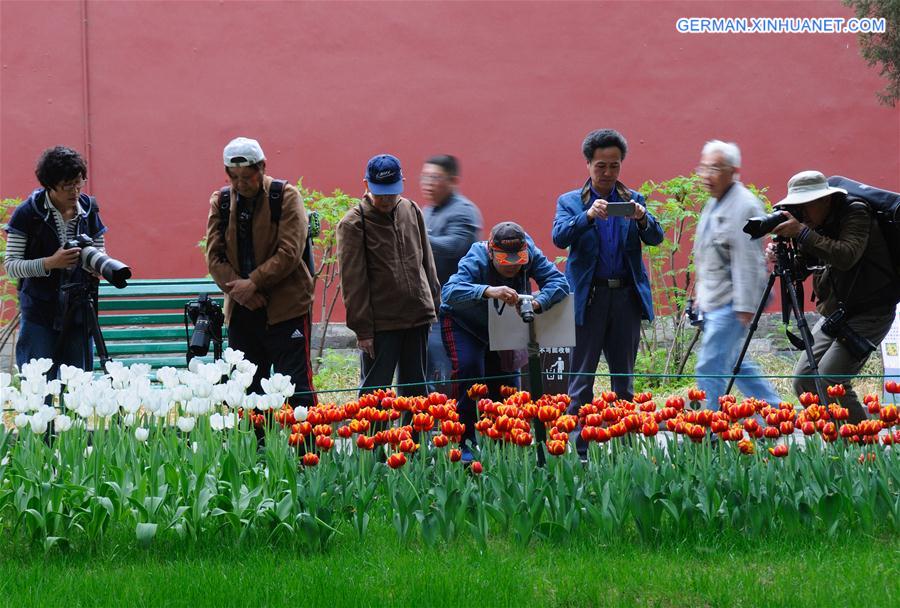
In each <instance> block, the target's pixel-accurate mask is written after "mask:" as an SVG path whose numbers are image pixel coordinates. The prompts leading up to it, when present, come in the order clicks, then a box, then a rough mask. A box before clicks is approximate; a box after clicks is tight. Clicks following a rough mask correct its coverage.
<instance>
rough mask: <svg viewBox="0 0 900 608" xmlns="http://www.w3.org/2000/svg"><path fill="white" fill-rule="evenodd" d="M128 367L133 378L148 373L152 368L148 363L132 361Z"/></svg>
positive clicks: (141, 376)
mask: <svg viewBox="0 0 900 608" xmlns="http://www.w3.org/2000/svg"><path fill="white" fill-rule="evenodd" d="M130 369H131V377H132V379H133V380H134V379H137V378H143V377H144V376H147V375H149V374H150V370H151V369H152V368H151V366H150V364H149V363H133V364H132V365H131V368H130Z"/></svg>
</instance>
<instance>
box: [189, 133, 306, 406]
mask: <svg viewBox="0 0 900 608" xmlns="http://www.w3.org/2000/svg"><path fill="white" fill-rule="evenodd" d="M223 157H224V158H223V160H224V163H225V173H226V175H227V176H228V180H229V181H230V182H231V185H230V186H226V187H224V188H222V189H220V190H216V191H215V192H213V193H212V196H211V197H210V201H209V203H210V211H209V221H208V223H207V228H206V239H207V241H206V242H207V250H206V262H207V265H208V266H209V273H210V275H212V278H213V280H214V281H215V282H216V284H217V285H218V286H219V287H220V288H221V289H222V291H223V292H224V293H225V319H226V321H227V323H228V345H229V346H230V347H231V348H233V349H235V350H240V351H243V353H244V356H245V357H246V358H247V359H248V360H249V361H252V362H253V363H255V364H256V365H257V370H256V375H255V377H254V378H253V384H252V385H250V390H251V391H253V392H257V393H260V392H262V386H261V382H262V379H263V378H267V377H268V376H269V374H270V372H271V371H272V370H273V368H274V371H275V372H276V373H280V374H285V375H287V376H290V377H291V381H292V382H293V383H294V386H295V390H296V392H297V394H295V395H294V396H293V397H291V398H290V399H289V401H290V403H291V405H292V406H297V405H304V406H307V407H309V406H312V405H315V403H316V396H315V393H314V392H313V390H314V389H313V384H312V368H311V366H310V360H309V359H310V354H309V349H310V333H311V327H310V325H311V323H310V309H311V307H312V300H313V281H312V276H311V275H310V271H309V268H308V267H307V266H306V264H305V263H304V262H303V252H304V248H305V247H306V233H307V230H308V228H309V225H308V224H309V222H308V220H307V217H306V210H305V209H304V207H303V200H302V198H301V197H300V193H299V192H298V190H297V188H296V187H294V186H293V185H292V184H290V183H287V182H285V181H282V180H275V179H272V178H271V177H269V176H268V175H266V157H265V154H263V151H262V148H261V147H260V145H259V143H258V142H257V141H256V140H254V139H248V138H246V137H238V138H236V139H233V140H231V141H230V142H229V143H228V145H227V146H225V150H224V153H223Z"/></svg>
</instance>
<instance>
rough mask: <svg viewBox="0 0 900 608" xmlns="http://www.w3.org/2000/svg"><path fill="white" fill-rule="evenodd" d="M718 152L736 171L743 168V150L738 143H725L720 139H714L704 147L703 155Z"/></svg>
mask: <svg viewBox="0 0 900 608" xmlns="http://www.w3.org/2000/svg"><path fill="white" fill-rule="evenodd" d="M716 152H718V153H719V154H721V155H722V156H723V157H724V158H725V162H727V163H728V164H729V165H731V166H732V167H733V168H735V169H740V168H741V149H740V148H738V146H737V144H736V143H733V142H727V143H726V142H724V141H720V140H718V139H712V140H710V141H708V142H706V145H704V146H703V155H704V156H706V155H707V154H714V153H716Z"/></svg>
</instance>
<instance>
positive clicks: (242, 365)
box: [235, 359, 256, 377]
mask: <svg viewBox="0 0 900 608" xmlns="http://www.w3.org/2000/svg"><path fill="white" fill-rule="evenodd" d="M235 369H236V370H237V371H239V372H241V373H242V374H250V376H251V377H252V376H253V375H254V374H256V363H252V362H250V361H247V360H246V359H244V360H243V361H239V362H238V363H237V365H235Z"/></svg>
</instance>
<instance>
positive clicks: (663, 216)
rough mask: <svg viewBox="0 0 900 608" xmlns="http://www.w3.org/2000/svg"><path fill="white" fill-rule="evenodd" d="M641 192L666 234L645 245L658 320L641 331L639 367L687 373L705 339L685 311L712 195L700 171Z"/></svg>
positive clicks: (759, 191)
mask: <svg viewBox="0 0 900 608" xmlns="http://www.w3.org/2000/svg"><path fill="white" fill-rule="evenodd" d="M746 186H747V188H748V189H749V190H750V191H751V192H752V193H753V194H755V195H756V196H758V197H759V198H760V200H762V202H763V204H764V205H765V207H766V209H771V203H770V202H769V199H768V198H767V197H766V195H765V193H766V191H767V188H758V187H756V186H754V185H753V184H746ZM640 193H641V194H643V195H644V197H645V198H646V199H647V209H648V210H649V211H650V213H652V214H653V216H654V217H655V218H656V220H657V221H658V222H659V223H660V226H661V227H662V229H663V232H664V233H665V238H664V239H663V242H662V243H660V244H659V245H658V246H656V247H644V248H643V252H644V262H645V264H646V266H647V273H648V278H649V279H650V289H651V293H652V297H653V309H654V311H655V313H656V317H657V320H656V322H655V323H653V324H652V325H650V326H649V327H645V328H643V329H642V330H641V349H640V352H639V354H638V359H637V362H636V365H635V371H636V372H637V373H638V374H642V373H643V374H647V373H653V374H674V375H677V374H683V373H685V372H686V371H687V372H690V371H691V369H692V368H693V365H689V363H691V362H692V361H693V359H692V358H691V353H692V352H693V350H694V347H695V346H696V344H697V342H698V341H699V338H700V330H699V329H698V328H695V327H693V326H691V325H690V323H689V322H688V319H687V316H686V314H685V312H686V310H687V306H688V303H689V300H690V299H691V297H692V294H693V292H694V289H695V282H696V278H695V276H694V270H695V269H694V261H693V252H692V250H691V248H692V246H693V245H692V244H693V238H694V233H695V232H696V229H697V223H698V221H699V219H700V213H701V211H702V210H703V205H704V204H706V201H707V200H708V199H709V193H708V192H707V190H706V188H705V187H704V186H703V180H702V179H701V178H700V177H699V176H698V175H697V174H695V173H692V174H691V175H689V176H687V177H685V176H682V175H679V176H677V177H673V178H672V179H669V180H666V181H663V182H654V181H652V180H651V181H647V182H645V183H644V184H643V185H642V186H641V188H640ZM636 382H637V385H640V386H639V390H651V389H653V388H659V387H661V386H666V387H667V388H679V387H681V386H685V385H688V384H690V379H686V378H677V377H657V378H648V377H640V378H639V379H638V380H637V381H636ZM637 385H636V388H638V387H637Z"/></svg>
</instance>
